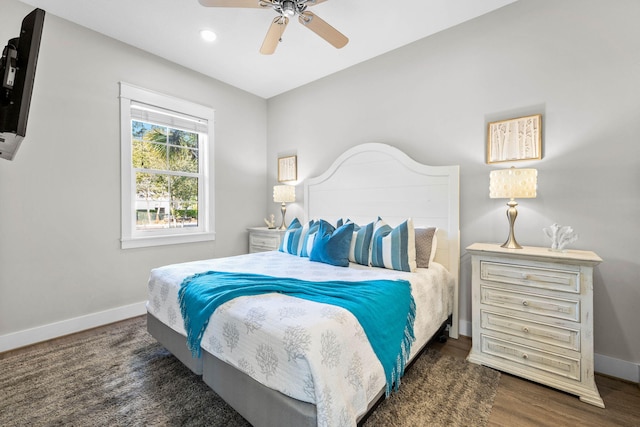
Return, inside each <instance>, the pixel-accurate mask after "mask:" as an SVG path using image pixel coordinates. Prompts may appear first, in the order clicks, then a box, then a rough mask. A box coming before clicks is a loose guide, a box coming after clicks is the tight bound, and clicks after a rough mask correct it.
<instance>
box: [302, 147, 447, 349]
mask: <svg viewBox="0 0 640 427" xmlns="http://www.w3.org/2000/svg"><path fill="white" fill-rule="evenodd" d="M459 180H460V168H459V166H428V165H423V164H420V163H418V162H416V161H415V160H413V159H411V158H410V157H409V156H407V155H406V154H405V153H403V152H402V151H400V150H398V149H397V148H395V147H392V146H390V145H386V144H377V143H370V144H362V145H358V146H356V147H353V148H351V149H349V150H347V151H346V152H344V153H343V154H342V155H341V156H340V157H338V158H337V159H336V160H335V161H334V162H333V164H332V165H331V166H330V167H329V169H327V171H326V172H324V173H323V174H322V175H320V176H318V177H315V178H310V179H308V180H307V181H306V182H305V186H304V198H305V216H306V218H307V220H309V219H312V218H323V219H326V220H329V221H334V222H335V221H336V220H337V219H338V218H344V219H346V218H349V219H351V220H352V221H354V222H356V223H358V224H367V223H369V222H371V221H374V220H375V219H376V218H377V217H378V216H379V217H381V218H383V219H384V220H385V222H387V223H388V224H389V225H391V226H396V225H398V224H400V223H401V222H403V221H404V220H406V219H407V218H412V219H413V222H414V225H415V226H416V227H438V233H437V236H438V249H437V252H436V258H435V260H436V262H438V263H440V264H442V265H444V266H445V267H446V268H447V269H448V270H449V271H450V272H451V274H452V275H453V276H454V279H455V291H454V300H453V324H452V327H451V329H450V332H449V334H450V336H452V337H453V338H457V336H458V286H459V270H460V225H459V224H460V220H459V217H460V188H459Z"/></svg>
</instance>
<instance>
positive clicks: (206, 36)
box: [200, 30, 218, 42]
mask: <svg viewBox="0 0 640 427" xmlns="http://www.w3.org/2000/svg"><path fill="white" fill-rule="evenodd" d="M200 37H202V40H204V41H207V42H212V41H214V40H215V39H216V38H217V37H218V36H217V35H216V33H214V32H213V31H211V30H201V31H200Z"/></svg>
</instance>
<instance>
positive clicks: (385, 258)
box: [370, 218, 416, 272]
mask: <svg viewBox="0 0 640 427" xmlns="http://www.w3.org/2000/svg"><path fill="white" fill-rule="evenodd" d="M370 265H371V266H372V267H382V268H388V269H391V270H399V271H412V272H413V271H415V270H416V240H415V231H414V229H413V221H412V220H411V218H409V219H408V220H406V221H405V222H403V223H402V224H400V225H399V226H397V227H396V228H391V227H390V226H389V225H387V224H386V223H385V222H384V221H383V220H382V219H380V218H378V220H377V221H376V223H375V225H374V226H373V237H372V238H371V258H370Z"/></svg>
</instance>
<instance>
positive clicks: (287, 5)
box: [282, 0, 296, 18]
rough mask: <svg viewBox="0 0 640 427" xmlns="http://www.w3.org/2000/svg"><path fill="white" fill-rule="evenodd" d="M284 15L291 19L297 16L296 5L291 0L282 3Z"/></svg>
mask: <svg viewBox="0 0 640 427" xmlns="http://www.w3.org/2000/svg"><path fill="white" fill-rule="evenodd" d="M282 13H283V14H284V15H286V16H288V17H289V18H291V17H292V16H293V15H295V14H296V4H295V3H294V2H292V1H290V0H285V1H283V2H282Z"/></svg>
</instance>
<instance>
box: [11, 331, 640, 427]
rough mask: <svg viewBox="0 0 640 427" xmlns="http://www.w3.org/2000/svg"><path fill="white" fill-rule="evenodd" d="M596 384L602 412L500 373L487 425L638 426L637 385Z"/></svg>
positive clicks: (459, 346) (457, 343)
mask: <svg viewBox="0 0 640 427" xmlns="http://www.w3.org/2000/svg"><path fill="white" fill-rule="evenodd" d="M108 327H109V326H103V327H101V328H108ZM98 329H100V328H98ZM91 333H95V330H93V331H91V330H90V331H84V332H80V333H79V334H80V335H82V334H91ZM75 336H76V337H77V335H75ZM72 339H74V336H73V335H71V336H68V337H62V338H59V339H57V340H52V341H48V342H46V343H41V344H36V345H35V346H31V347H26V348H23V349H19V350H14V351H12V352H7V353H2V354H0V360H2V359H3V358H5V357H8V356H9V355H11V354H16V353H19V354H20V353H28V352H29V350H30V349H33V348H36V347H41V346H52V345H59V344H60V343H63V342H66V341H68V340H72ZM432 348H434V349H436V350H438V351H441V352H442V353H444V354H448V355H451V356H453V357H457V358H461V359H465V358H466V357H467V354H468V353H469V350H470V349H471V339H470V338H469V337H460V339H457V340H454V339H449V340H448V341H447V342H446V343H444V344H440V343H434V344H432ZM596 383H597V385H598V390H599V391H600V395H601V396H602V399H603V400H604V404H605V406H606V409H601V408H597V407H595V406H592V405H589V404H587V403H583V402H581V401H580V400H579V399H578V398H577V397H576V396H573V395H570V394H567V393H564V392H561V391H557V390H555V389H552V388H549V387H546V386H543V385H540V384H536V383H533V382H531V381H527V380H523V379H520V378H518V377H514V376H512V375H509V374H505V373H503V374H502V375H501V377H500V385H499V387H498V391H497V394H496V398H495V401H494V403H493V408H492V410H491V417H490V418H489V426H504V427H527V426H535V427H545V426H549V427H564V426H572V427H574V426H575V427H592V426H593V427H609V426H629V427H632V426H633V427H640V387H639V386H638V384H633V383H629V382H625V381H621V380H618V379H615V378H610V377H607V376H603V375H598V374H596Z"/></svg>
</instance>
